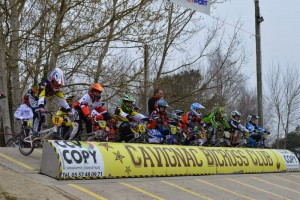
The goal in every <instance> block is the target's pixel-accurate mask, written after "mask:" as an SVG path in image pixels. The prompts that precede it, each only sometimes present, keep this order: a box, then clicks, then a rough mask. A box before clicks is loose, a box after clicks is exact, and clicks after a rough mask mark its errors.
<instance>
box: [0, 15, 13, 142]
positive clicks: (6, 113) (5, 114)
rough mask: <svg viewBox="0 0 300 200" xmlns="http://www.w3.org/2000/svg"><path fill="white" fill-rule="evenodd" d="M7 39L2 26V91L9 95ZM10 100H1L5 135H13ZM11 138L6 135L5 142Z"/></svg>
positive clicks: (0, 71)
mask: <svg viewBox="0 0 300 200" xmlns="http://www.w3.org/2000/svg"><path fill="white" fill-rule="evenodd" d="M0 21H2V16H0ZM5 49H6V48H5V38H4V34H3V27H2V24H0V91H1V92H3V93H4V94H5V95H8V90H7V81H8V80H7V66H6V55H5ZM8 108H9V107H8V98H4V99H1V100H0V109H1V110H0V113H1V114H0V118H1V121H2V122H3V130H4V133H9V134H11V133H12V131H11V122H10V115H9V109H8ZM9 138H11V135H5V142H6V141H7V140H8V139H9Z"/></svg>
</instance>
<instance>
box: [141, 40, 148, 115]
mask: <svg viewBox="0 0 300 200" xmlns="http://www.w3.org/2000/svg"><path fill="white" fill-rule="evenodd" d="M148 51H149V46H148V45H147V44H146V43H145V44H144V106H143V110H142V111H143V112H144V113H147V112H148V101H147V100H148V99H147V95H148V73H149V66H148V63H149V60H148V59H149V52H148Z"/></svg>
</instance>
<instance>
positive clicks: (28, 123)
mask: <svg viewBox="0 0 300 200" xmlns="http://www.w3.org/2000/svg"><path fill="white" fill-rule="evenodd" d="M27 126H29V127H31V128H32V127H33V123H32V121H30V120H29V121H27Z"/></svg>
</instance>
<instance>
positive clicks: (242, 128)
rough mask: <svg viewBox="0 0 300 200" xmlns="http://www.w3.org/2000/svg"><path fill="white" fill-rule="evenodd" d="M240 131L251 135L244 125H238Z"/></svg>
mask: <svg viewBox="0 0 300 200" xmlns="http://www.w3.org/2000/svg"><path fill="white" fill-rule="evenodd" d="M238 129H239V130H240V131H241V132H246V133H249V130H248V129H246V127H244V126H243V125H242V124H239V125H238Z"/></svg>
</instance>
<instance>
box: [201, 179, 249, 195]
mask: <svg viewBox="0 0 300 200" xmlns="http://www.w3.org/2000/svg"><path fill="white" fill-rule="evenodd" d="M195 180H196V181H199V182H202V183H205V184H207V185H211V186H213V187H216V188H218V189H221V190H224V191H226V192H229V193H231V194H234V195H237V196H240V197H243V198H245V199H251V200H254V199H252V198H250V197H247V196H245V195H242V194H239V193H236V192H233V191H231V190H228V189H226V188H223V187H220V186H218V185H215V184H212V183H210V182H207V181H203V180H201V179H195Z"/></svg>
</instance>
